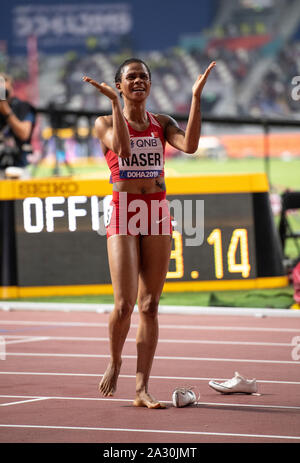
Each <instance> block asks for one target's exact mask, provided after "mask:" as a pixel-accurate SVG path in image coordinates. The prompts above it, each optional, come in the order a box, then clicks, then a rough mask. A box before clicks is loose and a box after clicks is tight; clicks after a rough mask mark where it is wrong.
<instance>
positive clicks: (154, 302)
mask: <svg viewBox="0 0 300 463" xmlns="http://www.w3.org/2000/svg"><path fill="white" fill-rule="evenodd" d="M158 305H159V298H158V297H156V296H153V295H152V294H149V295H147V296H144V297H143V298H141V300H140V304H139V306H140V311H141V312H142V314H143V315H147V316H150V317H156V316H157V313H158Z"/></svg>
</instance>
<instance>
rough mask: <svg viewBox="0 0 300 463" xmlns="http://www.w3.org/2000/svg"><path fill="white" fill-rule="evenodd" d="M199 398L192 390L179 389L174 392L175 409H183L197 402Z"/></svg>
mask: <svg viewBox="0 0 300 463" xmlns="http://www.w3.org/2000/svg"><path fill="white" fill-rule="evenodd" d="M197 400H198V399H197V397H196V394H195V392H194V391H193V390H192V389H188V388H186V387H178V388H176V389H175V390H174V391H173V394H172V402H173V405H174V407H177V408H181V407H186V406H187V405H191V404H194V403H195V402H197Z"/></svg>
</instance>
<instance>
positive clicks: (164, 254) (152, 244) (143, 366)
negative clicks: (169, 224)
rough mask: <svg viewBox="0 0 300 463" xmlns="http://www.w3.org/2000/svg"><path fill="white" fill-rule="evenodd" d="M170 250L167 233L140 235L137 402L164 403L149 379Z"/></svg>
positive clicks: (147, 404)
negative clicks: (153, 391)
mask: <svg viewBox="0 0 300 463" xmlns="http://www.w3.org/2000/svg"><path fill="white" fill-rule="evenodd" d="M170 252H171V237H170V236H168V235H155V236H144V237H142V238H141V262H140V275H139V293H138V307H139V314H140V321H139V327H138V331H137V338H136V341H137V371H136V399H135V401H134V405H136V406H146V407H149V408H161V407H162V406H163V405H162V404H161V403H160V402H158V401H157V400H155V399H154V398H153V397H152V396H151V395H150V394H149V391H148V382H149V376H150V371H151V367H152V362H153V358H154V354H155V350H156V345H157V340H158V304H159V299H160V296H161V293H162V290H163V286H164V283H165V278H166V274H167V272H168V268H169V260H170Z"/></svg>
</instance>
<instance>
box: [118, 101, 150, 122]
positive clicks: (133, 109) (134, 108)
mask: <svg viewBox="0 0 300 463" xmlns="http://www.w3.org/2000/svg"><path fill="white" fill-rule="evenodd" d="M123 114H124V117H125V119H127V121H128V122H133V123H136V124H147V123H148V116H147V112H146V107H145V105H141V104H138V105H133V104H127V105H124V110H123Z"/></svg>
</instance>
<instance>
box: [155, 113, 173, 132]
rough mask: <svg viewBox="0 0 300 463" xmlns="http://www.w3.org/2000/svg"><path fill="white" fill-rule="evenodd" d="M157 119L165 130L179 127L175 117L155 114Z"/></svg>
mask: <svg viewBox="0 0 300 463" xmlns="http://www.w3.org/2000/svg"><path fill="white" fill-rule="evenodd" d="M153 116H155V118H156V119H157V120H158V122H159V123H160V124H161V126H162V127H163V129H166V128H167V127H168V126H170V125H174V126H176V127H177V126H178V124H177V122H176V121H175V119H173V117H171V116H169V115H167V114H153Z"/></svg>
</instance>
